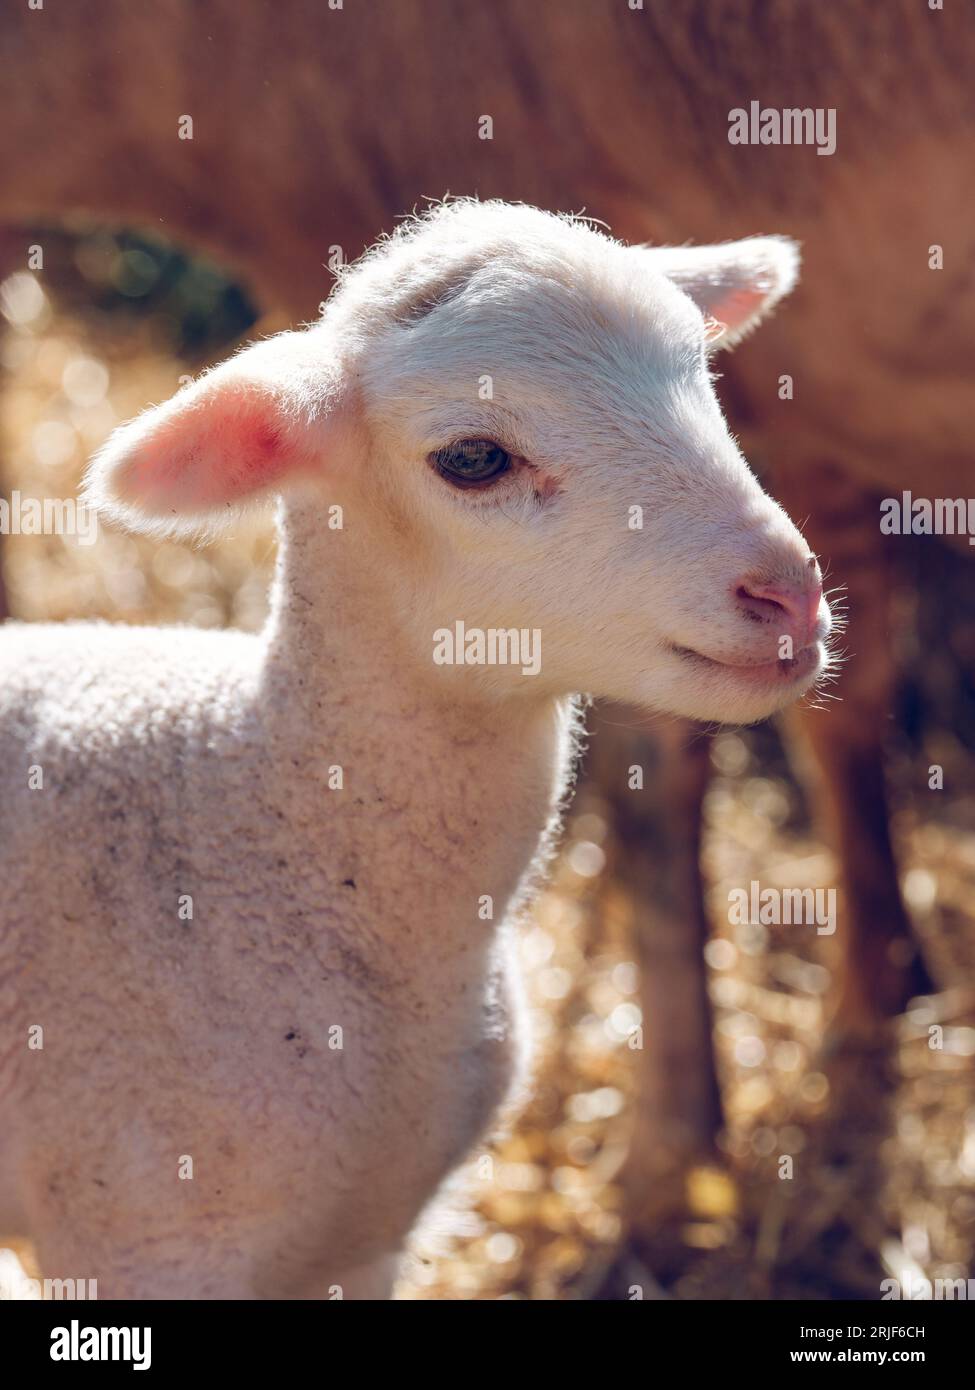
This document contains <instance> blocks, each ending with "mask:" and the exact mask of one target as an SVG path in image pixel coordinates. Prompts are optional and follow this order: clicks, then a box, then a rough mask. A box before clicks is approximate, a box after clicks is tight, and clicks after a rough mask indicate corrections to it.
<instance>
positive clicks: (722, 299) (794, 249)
mask: <svg viewBox="0 0 975 1390" xmlns="http://www.w3.org/2000/svg"><path fill="white" fill-rule="evenodd" d="M647 251H648V253H649V255H650V256H652V257H653V265H654V266H655V268H656V269H658V270H660V271H662V272H663V274H664V275H666V276H667V278H668V279H669V280H673V282H674V284H675V285H677V286H678V287H679V288H680V289H682V290H683V291H684V292H685V294H689V295H690V297H691V299H693V300H694V303H695V304H696V305H697V306H698V308H699V309H700V310H701V312H702V313H703V314H704V315H705V317H706V318H707V319H709V320H710V322H709V325H708V335H707V336H708V342H709V344H710V346H711V347H716V348H717V347H734V345H735V343H737V342H739V341H740V340H741V339H742V338H743V337H744V336H745V334H746V333H749V332H750V331H751V330H752V329H753V328H754V327H755V325H756V324H757V323H759V322H760V321H761V320H762V319H763V318H764V317H765V315H766V314H767V313H768V312H769V310H770V309H772V308H773V307H774V306H775V305H776V304H777V303H778V302H779V300H780V299H781V298H782V297H783V296H784V295H787V294H788V293H789V291H790V290H791V289H792V288H793V286H794V285H795V283H796V281H797V280H798V278H799V259H800V257H799V246H798V243H797V242H795V241H791V240H790V239H789V238H788V237H784V236H756V237H748V238H746V239H745V240H744V241H726V242H723V243H722V244H721V245H718V246H661V247H650V248H647Z"/></svg>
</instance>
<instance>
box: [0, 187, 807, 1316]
mask: <svg viewBox="0 0 975 1390" xmlns="http://www.w3.org/2000/svg"><path fill="white" fill-rule="evenodd" d="M684 254H685V253H683V252H680V251H673V250H668V251H654V250H652V249H647V248H641V247H636V248H630V247H625V246H622V245H620V244H619V243H617V242H614V241H611V240H610V239H609V238H608V237H605V236H603V235H602V234H601V233H599V232H597V231H595V230H593V229H592V228H590V227H589V226H587V225H585V224H583V223H580V222H577V221H572V220H570V219H559V218H555V217H552V216H549V215H547V214H543V213H540V212H537V211H536V210H534V209H531V208H526V207H511V206H506V205H503V204H497V203H488V204H479V203H475V202H462V203H459V204H447V205H445V206H443V207H441V208H437V209H435V210H434V211H433V212H432V213H430V214H429V215H428V216H426V217H424V218H420V219H416V220H414V221H411V222H410V223H409V224H407V225H406V226H405V227H404V228H403V229H402V230H401V231H400V232H399V233H398V234H397V235H396V236H394V237H392V238H391V239H389V240H388V241H386V242H383V243H381V244H380V245H379V246H378V247H376V248H375V249H374V250H373V251H372V252H370V253H369V255H367V256H366V257H365V258H364V260H363V261H362V262H361V263H360V264H359V265H358V266H356V267H353V268H352V269H350V270H349V271H348V272H347V274H346V275H345V276H344V277H343V280H342V283H341V285H340V287H339V289H338V291H337V292H336V294H335V295H334V296H333V298H332V300H331V301H330V303H329V306H328V308H327V311H326V313H325V316H324V318H323V320H322V322H321V323H319V324H316V325H314V326H312V327H310V328H308V329H306V330H304V331H302V332H300V333H292V334H283V335H280V336H279V337H276V338H272V339H269V340H267V341H265V342H263V343H260V344H258V345H257V346H256V347H254V348H251V349H248V350H247V351H245V352H243V353H241V354H239V355H238V356H236V357H235V358H233V359H231V360H230V361H229V362H228V363H225V364H223V365H222V366H220V367H217V368H215V369H214V370H213V371H211V372H209V373H207V374H206V375H205V376H203V377H202V378H201V379H200V380H199V381H198V382H196V383H193V384H191V385H189V386H187V387H186V388H184V390H182V391H181V392H180V393H179V394H178V395H177V396H176V397H174V399H173V400H172V401H170V402H168V403H167V404H165V405H162V406H159V407H156V408H155V409H154V410H151V411H149V412H147V413H146V414H145V415H143V416H141V417H140V418H139V419H138V420H136V421H134V422H133V423H131V424H129V425H126V426H124V427H123V428H122V429H121V430H119V431H117V432H116V434H115V435H114V436H113V437H112V439H111V440H110V441H109V443H108V445H107V446H106V448H105V449H104V450H103V451H102V453H101V454H100V455H99V456H98V458H96V460H95V461H94V463H93V465H92V469H91V472H90V475H89V479H88V486H87V492H88V496H89V498H90V499H92V500H93V501H95V502H96V503H97V504H98V505H99V506H100V508H101V509H102V512H103V513H104V514H106V515H108V516H110V517H114V518H115V519H117V520H119V521H122V522H124V523H126V524H129V525H135V526H138V527H142V528H144V529H149V530H154V531H158V532H160V533H163V532H166V531H186V530H189V529H197V530H199V529H208V530H216V529H219V528H220V527H226V526H227V525H228V524H232V521H233V518H234V517H235V516H236V515H237V514H238V512H239V510H240V509H241V508H242V507H244V506H248V505H251V504H253V503H254V502H255V501H257V502H260V501H261V500H262V499H263V498H266V497H268V496H269V495H275V494H277V495H279V496H280V498H281V501H280V505H279V513H278V516H279V528H280V532H281V541H282V546H281V559H280V562H279V570H278V575H277V578H276V581H275V588H274V594H273V602H272V616H271V619H270V621H269V623H268V626H267V628H266V630H265V632H264V633H262V634H261V635H259V636H257V637H251V636H246V635H243V634H240V633H232V632H227V633H219V634H214V633H212V632H201V631H192V630H187V629H132V628H124V627H119V626H109V625H81V624H79V625H75V624H71V625H65V626H61V627H40V626H38V627H30V626H24V625H13V626H10V627H8V628H5V629H4V630H3V632H2V634H0V779H2V791H0V827H2V828H0V844H2V847H3V856H4V859H3V874H4V894H3V899H2V906H0V916H2V936H0V1228H4V1227H7V1228H10V1229H20V1230H23V1231H24V1232H25V1233H26V1234H29V1235H31V1236H33V1238H34V1239H35V1241H36V1244H37V1248H38V1252H39V1257H40V1260H41V1263H42V1266H43V1269H44V1273H45V1274H46V1275H48V1276H49V1277H85V1278H96V1277H97V1279H98V1281H99V1282H98V1287H99V1294H100V1296H101V1297H103V1298H104V1297H113V1296H117V1297H129V1296H172V1297H208V1296H227V1297H255V1296H285V1297H286V1296H301V1297H312V1296H328V1295H329V1291H330V1290H334V1288H335V1287H336V1286H341V1287H342V1289H343V1291H344V1293H345V1296H346V1297H354V1296H360V1295H367V1294H382V1293H385V1292H386V1291H387V1290H388V1288H389V1287H390V1283H391V1279H392V1277H393V1273H394V1270H395V1261H396V1257H397V1254H398V1252H399V1251H400V1250H401V1248H402V1245H403V1242H404V1239H405V1237H406V1235H407V1233H408V1232H409V1230H410V1228H411V1226H412V1225H413V1223H414V1222H415V1220H416V1218H417V1215H418V1213H419V1212H420V1211H421V1209H422V1208H423V1207H424V1206H425V1204H426V1203H427V1202H428V1201H429V1199H430V1198H431V1197H432V1196H433V1195H434V1194H435V1193H436V1191H437V1190H438V1188H439V1186H440V1185H441V1184H442V1182H443V1181H444V1179H445V1178H446V1177H447V1175H448V1174H449V1173H450V1172H451V1171H452V1170H453V1169H454V1168H456V1166H457V1165H458V1164H459V1163H460V1162H461V1161H462V1160H463V1158H464V1156H465V1155H466V1154H467V1153H468V1152H469V1151H470V1149H471V1146H472V1145H473V1144H474V1143H475V1141H476V1140H477V1139H478V1137H479V1136H481V1135H482V1134H483V1133H484V1132H485V1130H486V1127H487V1126H488V1125H489V1123H490V1121H491V1118H492V1116H493V1115H494V1114H495V1113H496V1112H497V1110H498V1108H499V1106H500V1105H501V1103H502V1101H503V1100H504V1098H505V1096H506V1095H509V1094H510V1093H511V1091H512V1088H513V1087H514V1086H516V1085H517V1084H518V1081H519V1079H520V1080H521V1081H522V1083H523V1081H524V1075H525V1065H526V1058H525V1055H524V1047H523V1046H522V1044H521V1042H520V1038H521V1036H522V1030H521V1029H520V1027H519V1021H518V1015H519V1008H518V1005H517V1003H516V1002H514V1001H516V999H517V997H518V989H517V985H516V983H513V982H512V971H511V963H510V955H511V953H510V933H511V930H512V918H513V914H514V911H515V909H516V908H517V906H518V905H519V904H520V903H521V902H523V901H524V900H526V899H527V897H528V896H529V895H530V886H531V883H532V881H533V880H534V879H535V878H536V877H537V874H538V873H539V872H540V871H541V868H542V864H543V860H544V857H545V855H546V853H547V852H548V850H549V849H550V846H551V844H552V842H553V839H554V835H555V831H556V829H557V821H558V808H559V805H560V802H561V800H562V798H563V797H564V795H565V792H566V787H567V785H568V778H569V771H570V767H571V762H572V752H573V730H574V728H576V727H577V725H578V713H577V707H576V705H575V704H574V702H573V701H572V699H571V692H572V691H575V690H580V689H585V690H590V691H592V692H593V693H595V694H599V695H607V696H612V697H616V698H619V699H626V700H630V701H634V702H637V703H640V704H642V705H645V706H647V707H651V708H657V709H665V710H670V711H673V712H675V713H682V714H690V715H697V716H699V717H703V718H727V719H734V720H747V719H754V718H758V717H761V716H763V715H765V714H767V713H769V712H771V711H772V710H773V709H775V708H778V707H780V706H781V705H783V704H785V703H786V702H788V700H790V699H793V698H795V697H796V696H797V695H798V694H799V693H801V691H802V689H804V688H806V687H807V686H808V685H809V684H810V682H811V681H812V680H813V679H814V678H815V675H816V674H817V671H818V670H819V669H820V667H821V664H822V654H821V652H820V656H819V657H818V658H817V662H816V666H815V669H811V670H810V672H809V674H808V677H805V678H803V680H802V681H797V680H789V679H787V678H786V677H785V676H783V677H782V679H778V678H777V677H776V678H770V679H769V681H768V682H766V683H765V684H761V683H756V682H755V681H749V680H746V679H744V677H743V676H742V674H741V671H740V670H739V669H738V668H739V667H740V666H749V665H755V664H757V663H760V662H761V663H774V662H775V660H776V657H777V655H778V648H777V645H776V644H777V638H778V634H777V632H776V630H775V625H774V623H772V622H771V621H767V622H766V621H761V620H756V616H755V613H754V612H752V613H751V614H749V613H746V612H743V611H742V608H741V606H740V603H739V601H738V599H737V598H736V585H737V584H738V583H739V580H740V577H741V576H742V575H746V576H755V575H757V576H759V577H760V578H763V579H765V580H775V581H776V582H779V581H781V582H783V583H786V582H787V583H792V584H799V583H801V582H804V580H803V576H805V575H806V574H807V573H808V566H809V563H810V560H809V557H808V554H807V548H806V547H805V545H804V543H803V542H802V539H801V537H800V536H799V535H798V533H797V532H796V531H795V528H794V527H793V526H792V524H791V522H790V521H789V520H788V518H787V517H786V516H785V515H784V513H783V512H782V511H781V510H780V509H779V508H778V507H777V506H776V504H775V503H774V502H772V501H771V500H770V499H769V498H768V497H767V496H766V494H765V493H764V492H763V491H762V490H761V488H760V487H759V486H758V484H757V482H756V481H755V479H754V478H753V476H752V475H751V474H750V472H749V471H748V469H747V467H746V465H745V462H744V460H743V459H742V458H741V455H740V453H739V451H738V449H737V447H736V445H735V443H734V441H733V440H732V439H731V437H730V435H729V433H728V431H727V428H726V426H725V424H724V421H723V419H722V417H721V413H720V410H719V408H718V405H717V402H716V399H715V397H714V393H713V389H712V384H711V379H710V376H709V371H708V361H707V352H708V350H709V347H710V346H711V345H713V344H714V343H716V342H719V341H720V335H721V333H722V332H723V334H724V336H726V337H728V338H729V339H733V338H735V337H737V336H739V335H740V333H741V332H743V331H745V329H747V328H748V327H750V326H751V324H752V323H753V322H754V321H755V320H756V319H757V318H758V317H759V316H760V314H761V312H762V311H763V310H764V309H765V308H767V307H768V306H769V305H770V304H771V303H774V302H775V300H776V299H777V298H778V297H779V296H780V295H781V294H782V293H784V292H785V291H786V290H787V289H788V288H789V287H790V286H791V284H792V281H793V280H794V278H795V267H796V263H797V262H796V254H795V250H794V248H792V247H791V245H790V244H789V243H787V242H784V241H782V240H779V239H775V238H757V239H754V240H752V241H746V242H740V243H734V244H732V245H730V246H728V247H714V248H694V249H693V251H691V252H688V253H687V255H688V256H689V257H690V259H689V260H687V261H685V260H683V259H682V257H683V256H684ZM669 277H670V278H669ZM677 280H679V281H680V283H681V286H682V288H680V289H678V288H677V287H676V284H675V283H674V282H675V281H677ZM709 315H710V316H712V317H713V318H715V319H718V320H720V321H721V322H722V323H723V324H726V325H727V327H726V329H724V330H711V332H710V335H709V334H708V330H707V316H709ZM709 338H710V341H709ZM488 388H489V389H488ZM479 438H490V439H492V440H495V441H497V442H499V443H500V444H501V445H503V447H504V448H505V449H506V450H508V451H509V452H510V453H511V454H513V455H515V456H516V458H515V464H514V466H513V468H512V469H511V471H510V473H508V474H506V475H505V476H504V477H503V478H501V479H500V480H499V481H498V482H497V483H496V484H494V485H493V486H491V487H486V488H484V489H470V488H463V489H462V488H458V487H457V486H455V485H454V484H453V483H451V482H450V481H448V480H446V479H445V478H444V477H443V476H442V475H441V473H440V472H438V470H437V467H436V466H435V462H434V461H433V456H435V455H436V451H437V450H439V449H442V448H443V447H444V446H445V445H449V444H451V443H452V442H454V441H457V440H459V439H479ZM634 507H637V508H642V517H643V525H642V529H632V526H631V518H632V515H633V511H632V509H633V508H634ZM335 508H341V520H342V525H341V528H340V529H335V528H333V526H332V525H330V518H334V516H335V515H336V513H335V511H334V509H335ZM330 509H332V510H330ZM760 616H761V615H760ZM459 621H461V622H463V623H464V624H465V625H466V629H467V630H472V629H475V630H485V631H486V630H496V629H505V630H517V631H519V632H520V631H522V630H524V631H526V632H537V633H538V634H539V635H540V642H541V661H540V667H539V670H538V673H537V674H536V675H525V674H523V668H522V667H521V666H519V665H516V664H508V665H505V664H494V665H488V664H485V665H453V666H450V665H448V666H443V665H436V664H435V663H434V661H433V659H432V650H433V636H434V634H435V633H436V632H437V631H438V630H440V629H445V628H446V629H450V630H451V631H453V628H454V625H455V624H456V623H457V622H459ZM827 626H828V617H827V616H826V610H825V606H824V607H823V612H822V619H821V623H820V627H821V631H820V633H819V634H818V635H822V632H824V631H825V629H826V627H827ZM38 775H40V777H41V779H42V785H38ZM35 1026H40V1027H41V1028H42V1029H43V1047H42V1048H38V1047H36V1046H29V1045H28V1039H29V1037H31V1036H36V1035H32V1034H30V1032H29V1030H31V1029H32V1028H34V1027H35ZM190 1161H191V1167H192V1176H191V1177H189V1176H187V1173H188V1171H189V1166H188V1165H189V1163H190Z"/></svg>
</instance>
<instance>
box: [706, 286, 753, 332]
mask: <svg viewBox="0 0 975 1390" xmlns="http://www.w3.org/2000/svg"><path fill="white" fill-rule="evenodd" d="M767 298H768V291H767V290H759V289H753V288H751V287H750V286H748V285H745V286H739V287H738V288H736V289H733V290H719V291H718V293H717V297H716V298H715V299H713V300H711V301H709V303H708V313H709V314H711V316H712V317H713V318H715V319H717V320H718V321H719V323H723V324H724V325H725V326H726V327H727V328H729V329H730V330H731V331H732V332H734V330H735V329H736V328H740V327H741V325H742V324H743V323H747V322H748V320H749V319H750V318H752V317H753V315H755V314H757V313H758V311H759V309H760V308H761V307H762V305H763V304H764V303H765V300H766V299H767Z"/></svg>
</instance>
